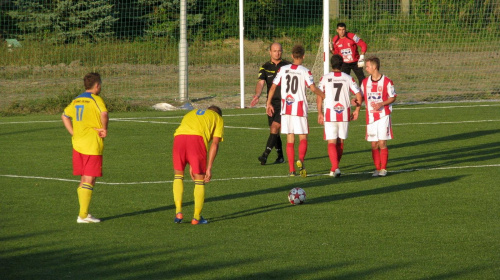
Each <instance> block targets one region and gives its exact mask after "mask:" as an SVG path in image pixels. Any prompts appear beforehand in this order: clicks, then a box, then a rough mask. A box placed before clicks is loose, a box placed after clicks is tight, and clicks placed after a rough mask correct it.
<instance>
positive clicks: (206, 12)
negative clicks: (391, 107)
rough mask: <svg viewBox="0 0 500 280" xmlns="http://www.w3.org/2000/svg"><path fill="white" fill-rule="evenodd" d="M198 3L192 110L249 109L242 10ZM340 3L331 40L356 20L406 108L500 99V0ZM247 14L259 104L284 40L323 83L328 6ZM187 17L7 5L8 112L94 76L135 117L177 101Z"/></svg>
mask: <svg viewBox="0 0 500 280" xmlns="http://www.w3.org/2000/svg"><path fill="white" fill-rule="evenodd" d="M186 1H187V41H188V54H189V55H188V84H189V91H188V98H189V101H190V102H191V103H192V104H193V106H195V107H202V106H206V105H208V104H217V105H219V106H222V107H226V108H235V107H239V106H240V94H241V92H240V91H241V90H240V82H241V79H240V67H241V66H240V61H239V59H240V57H239V50H240V45H239V40H240V39H239V21H238V8H239V7H238V1H234V0H186ZM329 5H330V11H329V15H330V36H331V37H333V36H334V35H335V27H336V24H337V23H338V22H344V23H346V25H347V30H348V31H350V32H353V33H356V34H357V35H358V36H359V37H361V38H362V39H363V40H364V41H365V42H366V43H367V44H368V52H367V54H366V56H371V55H376V56H378V57H379V58H380V59H381V72H382V73H384V74H386V75H387V76H388V77H390V78H391V79H392V80H393V81H394V83H395V86H396V90H397V92H398V94H399V96H398V101H399V102H401V101H403V102H414V101H453V100H481V99H487V98H495V99H498V98H499V96H500V82H499V81H500V66H499V63H498V61H499V60H500V2H499V1H472V0H446V1H445V0H432V1H431V0H411V1H410V0H381V1H359V0H330V1H329ZM243 8H244V66H243V68H244V69H243V70H244V95H245V100H244V101H245V104H246V105H247V106H248V105H249V104H250V100H251V98H252V96H253V94H254V90H255V85H256V82H257V73H258V71H259V67H260V66H261V65H262V64H264V63H265V62H266V61H267V60H269V51H268V47H269V45H270V43H272V42H280V43H281V44H282V45H283V49H284V53H283V57H284V58H286V59H291V58H290V52H291V48H292V47H293V45H294V44H297V43H300V44H302V45H304V47H305V48H306V59H305V62H304V65H305V66H306V67H308V68H309V69H311V70H312V72H313V74H314V77H315V81H319V79H320V77H321V76H322V75H323V70H322V67H323V66H322V65H321V64H322V60H323V44H322V42H321V41H322V30H323V26H322V24H323V20H322V16H323V1H322V0H302V1H291V0H259V1H248V0H247V1H244V7H243ZM179 11H180V10H179V1H178V0H133V1H132V0H127V1H106V0H98V1H85V0H61V1H50V0H36V1H33V0H29V1H28V0H6V1H0V52H2V55H0V70H1V71H0V87H1V94H2V103H1V104H0V111H1V110H4V109H5V108H8V107H9V106H13V105H12V104H14V107H16V106H17V107H19V105H18V103H19V102H25V101H33V100H34V101H36V100H38V99H42V98H49V97H53V96H59V95H63V94H66V93H68V92H75V93H77V92H78V91H80V90H82V85H81V79H82V77H83V76H84V75H85V73H87V72H90V71H97V72H100V73H101V75H102V76H103V84H104V86H103V97H104V98H111V99H114V100H119V101H122V102H123V103H125V105H124V107H125V108H130V106H148V107H149V106H152V105H153V104H156V103H159V102H168V103H172V104H176V102H179V100H178V98H179V81H178V79H179V73H178V71H179ZM326 53H327V54H329V52H328V51H327V52H326ZM327 58H328V57H327ZM312 101H313V102H315V100H314V99H313V100H312ZM16 104H17V105H16ZM259 105H260V106H262V105H263V101H262V100H261V103H260V104H259Z"/></svg>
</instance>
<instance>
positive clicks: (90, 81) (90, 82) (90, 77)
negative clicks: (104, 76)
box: [83, 73, 101, 89]
mask: <svg viewBox="0 0 500 280" xmlns="http://www.w3.org/2000/svg"><path fill="white" fill-rule="evenodd" d="M96 83H99V84H100V83H101V75H99V73H88V74H87V75H85V77H83V86H84V87H85V89H91V88H92V87H94V85H95V84H96Z"/></svg>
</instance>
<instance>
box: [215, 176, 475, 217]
mask: <svg viewBox="0 0 500 280" xmlns="http://www.w3.org/2000/svg"><path fill="white" fill-rule="evenodd" d="M463 177H465V175H460V176H451V177H444V178H437V179H429V180H422V181H416V182H411V183H406V184H398V185H393V186H387V187H382V188H377V189H370V190H362V191H356V192H349V193H341V194H334V195H330V196H322V197H316V198H310V197H308V199H307V201H306V203H307V204H315V203H325V202H333V201H339V200H345V199H351V198H358V197H364V196H371V195H383V194H387V193H394V192H400V191H408V190H413V189H418V188H425V187H432V186H437V185H440V184H443V183H450V182H454V181H458V180H460V179H461V178H463ZM339 179H340V178H336V180H335V183H336V184H339V183H340V181H339ZM367 179H368V178H367ZM372 180H373V178H372ZM355 181H356V182H359V177H357V178H356V179H355ZM344 182H345V181H344ZM332 183H333V181H332V178H325V179H320V180H315V181H310V180H307V182H305V181H304V182H301V183H294V184H290V185H286V186H283V187H279V188H275V189H279V191H280V192H282V191H285V190H286V191H288V190H290V189H291V188H295V187H302V188H304V189H311V188H313V187H324V186H325V185H332ZM259 193H262V192H261V191H259ZM286 207H290V204H289V203H287V202H283V203H275V204H270V205H266V206H261V207H256V208H250V209H245V210H240V211H237V212H234V213H230V214H227V215H223V216H219V217H213V218H211V219H210V221H211V222H217V221H222V220H230V219H237V218H241V217H245V216H251V215H256V214H260V213H264V212H269V211H275V210H280V209H283V208H286Z"/></svg>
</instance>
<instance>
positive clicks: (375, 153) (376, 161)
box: [371, 141, 381, 177]
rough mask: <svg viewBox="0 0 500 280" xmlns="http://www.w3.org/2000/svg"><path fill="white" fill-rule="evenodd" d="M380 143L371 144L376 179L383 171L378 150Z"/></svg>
mask: <svg viewBox="0 0 500 280" xmlns="http://www.w3.org/2000/svg"><path fill="white" fill-rule="evenodd" d="M378 143H379V142H378V141H373V142H371V146H372V159H373V164H374V165H375V171H374V172H373V176H374V177H376V176H378V175H379V173H380V169H381V161H380V151H379V148H378Z"/></svg>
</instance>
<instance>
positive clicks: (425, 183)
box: [307, 175, 465, 204]
mask: <svg viewBox="0 0 500 280" xmlns="http://www.w3.org/2000/svg"><path fill="white" fill-rule="evenodd" d="M463 177H465V175H460V176H450V177H443V178H436V179H429V180H422V181H416V182H408V183H406V184H397V185H392V186H387V187H382V188H376V189H369V190H362V191H356V192H349V193H339V194H334V195H329V196H322V197H315V198H311V199H307V203H311V204H313V203H325V202H332V201H340V200H345V199H350V198H358V197H364V196H372V195H383V194H387V193H394V192H400V191H408V190H413V189H419V188H427V187H432V186H437V185H441V184H444V183H446V184H448V183H450V182H455V181H458V180H460V179H462V178H463Z"/></svg>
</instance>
